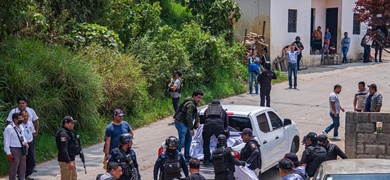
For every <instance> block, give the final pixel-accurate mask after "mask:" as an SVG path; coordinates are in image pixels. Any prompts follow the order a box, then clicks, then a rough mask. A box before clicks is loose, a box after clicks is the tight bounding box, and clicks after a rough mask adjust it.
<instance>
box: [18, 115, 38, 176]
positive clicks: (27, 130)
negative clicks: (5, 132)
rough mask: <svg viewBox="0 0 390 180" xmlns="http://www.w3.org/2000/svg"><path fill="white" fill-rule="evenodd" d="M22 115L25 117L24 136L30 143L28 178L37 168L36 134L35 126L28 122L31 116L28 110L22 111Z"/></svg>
mask: <svg viewBox="0 0 390 180" xmlns="http://www.w3.org/2000/svg"><path fill="white" fill-rule="evenodd" d="M20 115H22V117H23V123H22V124H21V126H22V127H23V136H24V137H25V139H26V141H27V143H28V146H29V148H28V154H27V156H26V178H27V177H28V176H30V175H31V174H32V173H33V172H34V167H35V146H34V141H33V140H34V138H33V133H35V129H34V125H33V124H32V123H31V122H30V121H29V120H28V118H29V115H28V112H27V111H26V110H22V111H20Z"/></svg>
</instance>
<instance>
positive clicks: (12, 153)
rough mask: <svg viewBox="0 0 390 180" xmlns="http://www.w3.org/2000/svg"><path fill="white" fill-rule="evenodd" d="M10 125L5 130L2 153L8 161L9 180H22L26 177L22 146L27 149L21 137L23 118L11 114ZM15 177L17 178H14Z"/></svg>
mask: <svg viewBox="0 0 390 180" xmlns="http://www.w3.org/2000/svg"><path fill="white" fill-rule="evenodd" d="M11 117H12V120H13V122H11V123H10V124H8V125H7V127H6V128H5V130H4V132H3V135H4V151H5V153H6V154H7V159H8V176H9V179H10V180H16V179H17V177H18V178H19V179H24V178H25V176H26V155H25V154H26V153H23V150H22V148H23V146H25V147H26V148H28V143H27V140H26V139H25V138H24V137H23V127H21V126H19V125H20V124H22V121H23V117H22V116H21V115H20V114H19V113H14V114H12V116H11ZM16 175H17V177H16Z"/></svg>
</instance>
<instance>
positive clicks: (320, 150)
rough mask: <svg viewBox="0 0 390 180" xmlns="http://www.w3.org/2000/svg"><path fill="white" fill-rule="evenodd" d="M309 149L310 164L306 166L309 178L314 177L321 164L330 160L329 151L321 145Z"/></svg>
mask: <svg viewBox="0 0 390 180" xmlns="http://www.w3.org/2000/svg"><path fill="white" fill-rule="evenodd" d="M307 148H308V149H309V150H310V159H309V161H310V162H309V163H308V164H307V166H306V172H307V174H308V175H309V177H313V176H314V174H315V173H316V171H317V169H318V167H319V166H320V165H321V163H322V162H324V161H327V160H328V151H326V149H325V148H324V147H322V146H320V145H316V146H309V147H307Z"/></svg>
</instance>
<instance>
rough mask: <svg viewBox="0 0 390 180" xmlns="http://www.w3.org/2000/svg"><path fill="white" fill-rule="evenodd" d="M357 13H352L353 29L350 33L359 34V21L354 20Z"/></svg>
mask: <svg viewBox="0 0 390 180" xmlns="http://www.w3.org/2000/svg"><path fill="white" fill-rule="evenodd" d="M357 15H358V14H353V30H352V34H360V22H359V21H356V16H357Z"/></svg>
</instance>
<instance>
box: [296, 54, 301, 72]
mask: <svg viewBox="0 0 390 180" xmlns="http://www.w3.org/2000/svg"><path fill="white" fill-rule="evenodd" d="M301 59H302V54H301V53H299V55H298V62H297V68H298V71H299V64H300V63H301Z"/></svg>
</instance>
